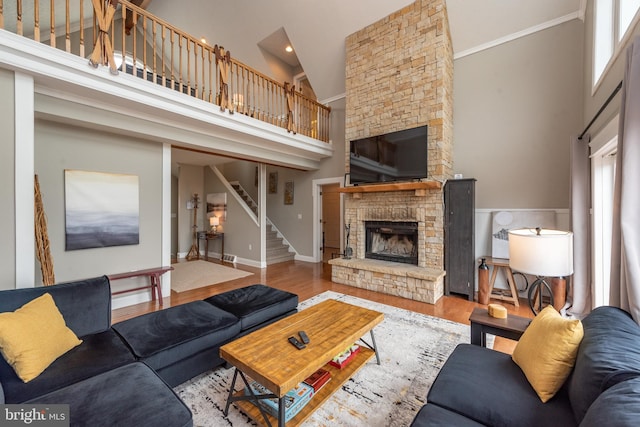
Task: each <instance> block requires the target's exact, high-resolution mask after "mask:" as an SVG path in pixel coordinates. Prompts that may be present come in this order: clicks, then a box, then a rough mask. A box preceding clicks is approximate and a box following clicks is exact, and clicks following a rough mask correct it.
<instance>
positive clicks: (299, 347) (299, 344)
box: [289, 337, 306, 350]
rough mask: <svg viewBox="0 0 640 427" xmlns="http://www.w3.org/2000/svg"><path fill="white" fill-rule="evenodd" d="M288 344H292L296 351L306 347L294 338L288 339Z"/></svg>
mask: <svg viewBox="0 0 640 427" xmlns="http://www.w3.org/2000/svg"><path fill="white" fill-rule="evenodd" d="M289 342H290V343H291V344H293V345H294V346H295V347H296V348H297V349H298V350H302V349H303V348H305V347H306V345H304V344H302V343H301V342H300V341H298V340H297V338H296V337H289Z"/></svg>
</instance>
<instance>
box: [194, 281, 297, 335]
mask: <svg viewBox="0 0 640 427" xmlns="http://www.w3.org/2000/svg"><path fill="white" fill-rule="evenodd" d="M205 301H206V302H208V303H209V304H213V305H214V306H216V307H219V308H221V309H223V310H225V311H228V312H229V313H232V314H234V315H235V316H236V317H237V318H238V319H240V322H241V327H242V330H243V331H244V330H247V329H250V328H252V327H254V326H256V325H259V324H261V323H263V322H266V321H269V320H272V319H274V318H276V317H280V316H281V315H282V314H285V313H288V312H290V311H294V310H296V309H297V308H298V296H297V295H296V294H292V293H290V292H286V291H282V290H280V289H275V288H272V287H269V286H265V285H260V284H257V285H251V286H247V287H244V288H240V289H235V290H232V291H228V292H224V293H222V294H218V295H214V296H212V297H209V298H207V299H205Z"/></svg>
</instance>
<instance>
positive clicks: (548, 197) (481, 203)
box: [454, 20, 584, 208]
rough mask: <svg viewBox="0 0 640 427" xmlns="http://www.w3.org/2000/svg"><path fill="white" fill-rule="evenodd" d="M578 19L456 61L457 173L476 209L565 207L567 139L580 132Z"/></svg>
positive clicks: (580, 73) (579, 37) (580, 44)
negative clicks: (468, 181) (470, 184)
mask: <svg viewBox="0 0 640 427" xmlns="http://www.w3.org/2000/svg"><path fill="white" fill-rule="evenodd" d="M582 34H583V23H582V22H581V21H579V20H572V21H570V22H567V23H564V24H561V25H558V26H555V27H552V28H550V29H547V30H544V31H540V32H537V33H534V34H532V35H529V36H526V37H523V38H519V39H517V40H514V41H511V42H508V43H505V44H502V45H499V46H497V47H493V48H491V49H487V50H484V51H481V52H479V53H476V54H474V55H470V56H467V57H463V58H460V59H457V60H456V61H455V62H454V172H455V173H462V174H463V175H464V176H465V177H468V178H476V179H477V180H478V182H477V186H476V207H477V208H567V207H569V139H570V136H571V135H572V134H576V133H579V132H580V131H581V127H582V123H583V118H582V108H581V106H582V88H583V67H584V65H583V63H584V61H583V57H582V48H581V46H582V45H583V40H582V37H583V35H582Z"/></svg>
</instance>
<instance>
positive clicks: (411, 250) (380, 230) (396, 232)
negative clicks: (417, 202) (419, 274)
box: [365, 221, 418, 265]
mask: <svg viewBox="0 0 640 427" xmlns="http://www.w3.org/2000/svg"><path fill="white" fill-rule="evenodd" d="M365 231H366V238H365V244H366V247H365V258H370V259H378V260H383V261H392V262H402V263H405V264H414V265H418V223H417V222H397V221H365Z"/></svg>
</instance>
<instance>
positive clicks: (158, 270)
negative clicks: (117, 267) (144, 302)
mask: <svg viewBox="0 0 640 427" xmlns="http://www.w3.org/2000/svg"><path fill="white" fill-rule="evenodd" d="M171 270H173V267H172V266H170V265H167V266H163V267H155V268H147V269H144V270H134V271H127V272H125V273H118V274H109V275H107V277H108V278H109V281H114V280H121V279H129V278H132V277H141V276H147V277H148V278H149V282H150V284H149V286H142V287H138V288H133V289H125V290H122V291H116V292H112V295H118V294H124V293H126V292H134V291H139V290H140V289H147V288H150V289H151V301H155V299H156V293H157V294H158V302H159V303H160V307H162V286H161V283H160V276H162V275H163V274H164V273H166V272H167V271H171Z"/></svg>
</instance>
